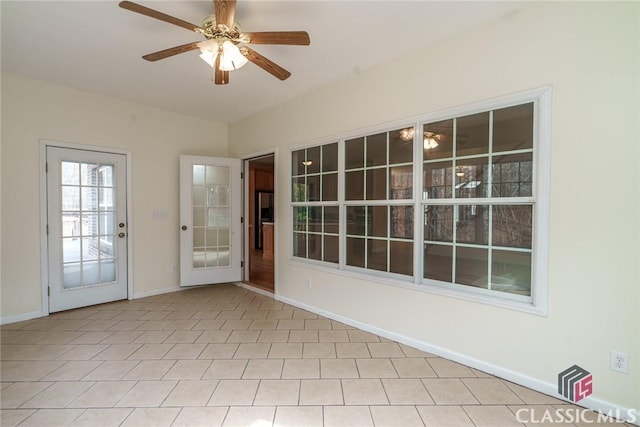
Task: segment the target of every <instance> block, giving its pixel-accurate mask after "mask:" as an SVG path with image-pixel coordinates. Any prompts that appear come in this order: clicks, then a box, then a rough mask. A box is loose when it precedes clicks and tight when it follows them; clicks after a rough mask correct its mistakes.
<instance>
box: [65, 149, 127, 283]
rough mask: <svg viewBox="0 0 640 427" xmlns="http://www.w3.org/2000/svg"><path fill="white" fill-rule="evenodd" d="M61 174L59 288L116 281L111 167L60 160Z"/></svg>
mask: <svg viewBox="0 0 640 427" xmlns="http://www.w3.org/2000/svg"><path fill="white" fill-rule="evenodd" d="M60 171H61V184H62V185H61V192H60V196H61V200H60V207H61V212H60V213H61V215H60V221H61V224H60V225H61V227H60V228H61V230H62V233H61V240H62V241H61V246H62V288H63V289H71V288H79V287H85V286H94V285H98V284H102V283H111V282H115V281H116V280H117V278H116V263H115V258H116V245H115V244H114V243H115V239H116V233H117V228H116V224H115V221H116V220H115V218H116V216H115V211H116V208H117V207H116V203H115V200H116V199H117V198H116V194H115V191H116V185H115V184H116V183H115V177H114V166H113V165H110V164H100V163H83V162H73V161H61V163H60ZM123 232H124V230H123Z"/></svg>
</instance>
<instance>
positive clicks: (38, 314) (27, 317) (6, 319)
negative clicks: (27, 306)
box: [0, 311, 48, 325]
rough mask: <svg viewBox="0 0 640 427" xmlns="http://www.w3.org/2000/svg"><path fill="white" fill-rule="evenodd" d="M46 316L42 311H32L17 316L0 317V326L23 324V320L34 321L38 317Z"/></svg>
mask: <svg viewBox="0 0 640 427" xmlns="http://www.w3.org/2000/svg"><path fill="white" fill-rule="evenodd" d="M44 316H48V314H47V313H43V312H42V311H32V312H31V313H23V314H17V315H15V316H7V317H0V325H7V324H9V323H16V322H24V321H25V320H31V319H36V318H38V317H44Z"/></svg>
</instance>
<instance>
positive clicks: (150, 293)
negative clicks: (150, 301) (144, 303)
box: [131, 286, 189, 299]
mask: <svg viewBox="0 0 640 427" xmlns="http://www.w3.org/2000/svg"><path fill="white" fill-rule="evenodd" d="M185 289H189V288H181V287H180V286H171V287H169V288H162V289H153V290H151V291H142V292H136V293H134V294H133V298H131V299H139V298H145V297H152V296H155V295H162V294H169V293H171V292H178V291H184V290H185Z"/></svg>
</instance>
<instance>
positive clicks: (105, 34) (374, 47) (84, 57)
mask: <svg viewBox="0 0 640 427" xmlns="http://www.w3.org/2000/svg"><path fill="white" fill-rule="evenodd" d="M138 3H140V4H143V5H145V6H147V7H150V8H152V9H156V10H158V11H161V12H164V13H167V14H169V15H173V16H175V17H177V18H181V19H183V20H185V21H188V22H191V23H194V24H197V25H199V24H201V22H202V19H203V18H204V17H206V16H207V15H210V14H212V13H213V4H212V2H211V1H140V2H138ZM523 6H524V3H522V2H484V1H471V2H462V1H442V2H435V1H354V0H351V1H328V0H324V1H305V0H297V1H268V0H259V1H256V0H239V1H238V5H237V12H236V21H238V22H239V23H240V25H241V26H242V29H243V30H245V31H285V30H305V31H307V32H308V33H309V36H310V38H311V46H267V45H255V46H254V49H255V50H256V51H257V52H259V53H261V54H263V55H264V56H266V57H268V58H269V59H271V60H272V61H274V62H276V63H278V64H279V65H281V66H282V67H284V68H286V69H288V70H289V71H290V72H291V73H292V76H291V77H290V78H289V79H287V80H285V81H280V80H278V79H276V78H275V77H273V76H271V75H270V74H268V73H266V72H265V71H263V70H262V69H260V68H258V67H256V66H255V65H253V64H251V63H249V64H247V65H246V66H245V67H243V68H242V69H240V70H237V71H232V72H231V73H230V84H228V85H226V86H217V85H214V84H213V82H212V81H211V75H212V70H211V68H210V67H209V66H208V65H207V64H206V63H205V62H203V61H202V60H201V59H200V58H198V54H199V52H198V51H192V52H188V53H183V54H180V55H177V56H174V57H171V58H167V59H164V60H160V61H158V62H148V61H145V60H143V59H142V58H141V56H142V55H144V54H147V53H151V52H155V51H158V50H162V49H165V48H169V47H173V46H177V45H180V44H184V43H188V42H192V41H199V40H201V36H199V35H198V34H196V33H192V32H190V31H188V30H185V29H183V28H180V27H177V26H174V25H171V24H168V23H165V22H162V21H158V20H155V19H152V18H149V17H146V16H143V15H139V14H137V13H133V12H130V11H127V10H124V9H121V8H120V7H118V3H117V2H116V1H95V0H85V1H25V0H19V1H6V0H2V1H1V7H2V10H1V13H2V63H1V64H2V70H3V71H6V72H11V73H17V74H22V75H25V76H28V77H31V78H34V79H38V80H45V81H49V82H53V83H57V84H60V85H64V86H69V87H73V88H77V89H81V90H86V91H90V92H96V93H100V94H104V95H108V96H112V97H117V98H121V99H126V100H129V101H133V102H136V103H139V104H143V105H148V106H153V107H157V108H161V109H166V110H170V111H175V112H179V113H182V114H186V115H191V116H196V117H202V118H205V119H210V120H216V121H219V122H223V123H232V122H234V121H236V120H239V119H242V118H244V117H247V116H250V115H252V114H254V113H257V112H259V111H261V110H264V109H266V108H268V107H270V106H273V105H276V104H279V103H281V102H284V101H286V100H289V99H291V98H294V97H296V96H299V95H301V94H303V93H305V92H308V91H310V90H312V89H314V88H317V87H319V86H321V85H323V84H325V83H327V82H329V81H332V80H336V79H340V78H344V77H346V76H348V75H350V74H353V73H359V72H360V71H362V70H365V69H367V68H369V67H372V66H374V65H376V64H379V63H382V62H386V61H389V60H392V59H393V58H395V57H399V56H404V55H406V54H409V53H411V52H413V51H416V50H418V49H420V48H421V47H423V46H425V45H428V44H431V43H434V42H436V41H438V40H441V39H443V38H446V37H450V36H452V35H455V34H457V33H460V32H464V31H468V30H469V29H471V28H472V27H474V26H477V25H479V24H482V23H484V22H488V21H490V20H494V19H497V18H499V17H501V16H504V15H507V14H510V13H512V12H514V11H516V10H518V9H520V8H521V7H523ZM451 54H452V55H455V52H451ZM395 78H402V74H401V70H398V74H397V75H396V76H395Z"/></svg>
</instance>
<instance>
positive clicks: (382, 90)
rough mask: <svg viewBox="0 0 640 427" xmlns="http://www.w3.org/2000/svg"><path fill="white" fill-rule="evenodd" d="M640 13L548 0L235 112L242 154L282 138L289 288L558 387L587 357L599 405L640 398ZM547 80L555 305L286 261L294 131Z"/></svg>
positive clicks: (282, 282) (282, 265)
mask: <svg viewBox="0 0 640 427" xmlns="http://www.w3.org/2000/svg"><path fill="white" fill-rule="evenodd" d="M639 22H640V19H639V4H638V3H632V2H628V3H613V2H606V3H590V2H566V3H559V2H558V3H552V2H544V3H538V4H535V5H532V6H530V7H529V8H528V9H525V10H523V11H521V12H519V13H517V14H513V15H510V16H508V17H506V18H504V19H502V20H500V21H497V22H494V23H492V24H490V25H486V26H483V27H481V28H478V29H475V30H474V31H472V32H470V33H467V34H464V35H462V36H458V37H456V38H453V39H450V40H447V41H445V42H442V43H440V44H438V45H436V46H433V47H430V48H427V49H424V50H421V51H419V52H416V54H415V55H412V56H410V57H405V58H402V59H398V60H397V61H394V62H393V63H388V64H385V65H382V66H380V67H377V68H375V69H372V70H369V71H366V72H362V73H359V74H354V75H352V76H351V77H350V78H348V79H346V80H343V81H340V82H336V83H332V84H328V85H326V86H324V87H321V88H319V89H317V90H315V91H314V92H312V93H309V94H308V95H306V96H303V97H301V98H298V99H296V100H293V101H291V102H288V103H285V104H282V105H279V106H277V107H274V108H272V109H270V110H267V111H265V112H263V113H260V114H257V115H255V116H253V117H251V118H248V119H246V120H243V121H240V122H238V123H235V124H233V125H231V127H230V130H229V136H230V138H229V141H230V147H231V150H233V151H232V152H231V153H230V154H232V155H244V154H247V153H252V152H257V151H260V150H263V149H265V148H268V147H272V146H277V147H279V148H280V155H279V159H278V163H277V164H276V174H277V176H276V181H277V186H278V187H277V189H278V190H279V191H280V193H279V196H278V197H277V206H276V208H277V210H278V212H279V213H280V216H279V229H278V235H277V241H278V251H279V254H280V257H279V259H278V264H277V268H278V277H279V282H278V284H277V290H278V293H279V294H280V296H281V297H283V298H286V299H289V300H291V301H295V302H297V303H300V304H306V305H308V306H312V307H316V308H318V309H321V310H325V311H326V312H329V313H334V314H336V315H339V316H344V317H346V318H349V319H352V320H355V321H359V322H363V323H365V324H367V325H371V326H372V327H374V328H380V329H384V330H388V331H391V332H392V333H395V334H398V335H400V336H404V337H408V338H411V339H414V340H418V341H420V342H422V343H426V344H428V345H430V346H435V347H439V348H441V349H443V351H446V352H454V353H457V354H460V355H464V357H466V358H468V359H469V360H473V359H475V360H477V361H479V362H481V363H482V364H485V365H486V366H494V367H497V368H498V370H500V371H501V372H512V373H514V375H515V377H519V378H524V379H526V380H527V382H528V383H529V384H534V385H535V384H537V383H539V384H542V385H543V386H544V387H542V388H545V387H546V389H550V390H553V385H554V384H555V381H556V375H557V373H558V372H560V371H561V370H563V369H565V368H566V367H569V366H570V365H572V364H574V363H577V364H579V365H580V366H582V367H584V368H585V369H588V370H590V371H591V372H592V373H593V377H594V384H595V385H594V397H595V399H597V400H598V401H599V402H610V403H613V404H614V405H619V406H622V407H626V408H640V374H639V365H640V314H639V310H638V307H639V305H640V294H639V291H638V283H639V282H640V275H639V267H638V264H639V262H638V260H639V259H640V252H639V248H638V241H639V239H638V237H639V236H640V230H639V225H640V224H639V216H640V212H639V195H640V179H639V175H638V166H639V160H640V153H639V149H638V147H639V145H640V144H639V129H638V117H640V109H639V105H638V103H639V101H638V100H639V93H640V85H639V77H638V76H639V75H640V67H639V58H638V56H639V52H640V49H639V40H640V34H639V29H638V27H639ZM545 85H552V87H553V111H552V113H553V123H552V153H551V157H552V164H551V224H550V229H549V236H550V262H549V314H548V316H546V317H541V316H537V315H532V314H525V313H521V312H517V311H512V310H507V309H501V308H496V307H493V306H487V305H483V304H480V303H475V302H469V301H464V300H460V299H455V298H451V297H444V296H438V295H434V294H431V293H427V292H420V291H415V290H410V289H406V288H400V287H394V286H389V285H386V284H382V283H379V282H373V281H366V280H358V279H354V278H349V277H346V276H343V275H338V274H333V273H329V272H327V271H322V270H318V269H313V268H304V267H300V266H299V265H292V264H291V263H290V262H289V260H288V256H289V254H290V237H289V230H290V225H289V224H290V206H289V203H288V200H287V197H288V194H289V193H288V190H287V189H288V187H289V185H290V184H289V179H288V176H287V173H288V171H289V165H288V162H289V161H290V160H289V159H290V157H289V152H288V149H289V147H290V146H291V145H292V144H298V143H303V142H305V141H310V140H314V139H317V138H324V137H327V136H330V135H335V134H339V133H341V132H346V131H351V130H355V129H359V128H364V127H368V126H373V125H377V124H380V123H383V122H386V121H391V120H397V119H401V118H404V117H411V116H415V115H418V114H423V113H429V112H435V111H438V110H440V109H444V108H448V107H452V106H458V105H464V104H466V103H471V102H476V101H481V100H485V99H489V98H493V97H497V96H501V95H505V94H510V93H515V92H520V91H523V90H527V89H531V88H534V87H540V86H545ZM265 136H267V137H265ZM306 278H309V279H311V282H312V284H313V286H312V287H311V289H308V288H307V287H306V286H304V283H305V279H306ZM612 349H613V350H617V351H623V352H627V353H628V354H629V357H630V373H629V374H628V375H624V374H620V373H616V372H612V371H611V370H609V351H610V350H612Z"/></svg>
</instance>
